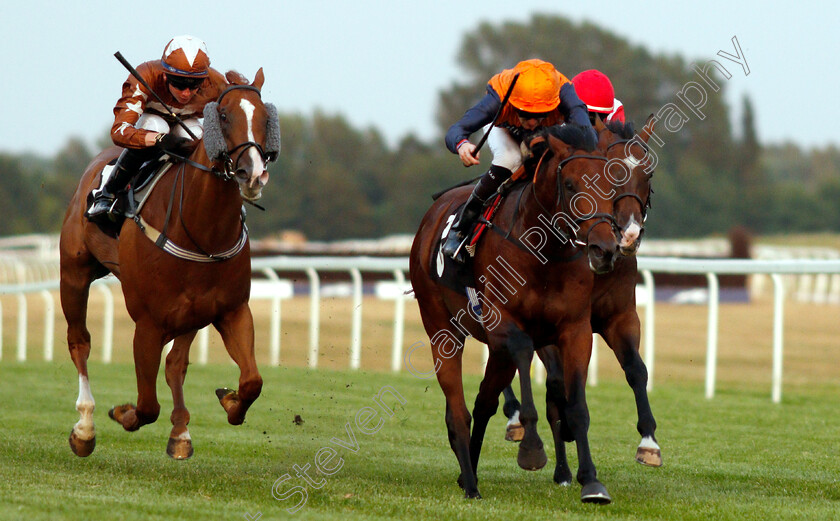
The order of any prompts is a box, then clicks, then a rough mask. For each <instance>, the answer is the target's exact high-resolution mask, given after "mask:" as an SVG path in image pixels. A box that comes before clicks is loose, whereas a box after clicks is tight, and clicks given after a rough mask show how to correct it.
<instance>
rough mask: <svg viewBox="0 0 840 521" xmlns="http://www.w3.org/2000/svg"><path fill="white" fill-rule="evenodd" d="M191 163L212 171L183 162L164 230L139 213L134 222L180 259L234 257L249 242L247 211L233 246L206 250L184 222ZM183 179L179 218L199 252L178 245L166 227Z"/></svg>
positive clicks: (215, 260) (167, 212) (154, 240)
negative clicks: (185, 199)
mask: <svg viewBox="0 0 840 521" xmlns="http://www.w3.org/2000/svg"><path fill="white" fill-rule="evenodd" d="M187 163H189V164H190V165H192V166H196V165H198V166H199V167H202V168H201V170H205V171H211V170H210V169H208V168H207V167H205V166H204V165H200V164H198V163H195V162H194V161H191V160H188V161H185V162H184V163H182V164H181V167H180V168H179V169H178V173H177V174H176V176H175V182H174V183H172V193H171V194H170V195H169V204H168V205H167V207H166V217H165V218H164V219H165V220H164V225H163V230H162V231H158V230H157V229H156V228H155V227H154V226H152V225H150V224H149V223H148V222H147V221H146V220H145V219H143V217H142V216H141V215H139V214H136V215H135V216H134V222H135V223H137V226H138V227H139V228H140V231H142V232H143V234H144V235H146V237H148V238H149V239H150V240H151V241H152V242H154V243H155V245H156V246H157V247H159V248H161V249H162V250H163V251H165V252H167V253H169V254H170V255H173V256H175V257H178V258H179V259H183V260H187V261H192V262H204V263H207V262H221V261H225V260H228V259H231V258H233V257H236V256H237V255H238V254H239V253H240V252H241V251H242V250H243V249H244V248H245V245H246V244H248V226H247V225H246V224H245V212H244V211H243V212H242V214H241V222H242V231H241V232H240V233H239V239H238V240H237V242H236V244H234V245H233V247H231V248H229V249H227V250H225V251H222V252H218V253H207V252H205V251H204V250H203V249H202V248H201V247H200V246H198V243H197V242H196V240H195V239H193V237H192V235H190V232H189V230H188V229H187V226H186V224H185V223H184V216H183V212H182V211H181V210H182V209H183V207H184V185H185V184H186V183H185V181H184V177H185V176H184V172H185V170H186V164H187ZM179 179H180V181H181V195H180V198H179V201H178V208H179V211H178V218H179V220H180V222H181V227H182V228H183V229H184V232H185V233H186V234H187V237H189V239H190V241H192V243H193V244H194V245H195V246H196V248H198V250H199V251H198V252H194V251H190V250H188V249H186V248H182V247H181V246H178V245H177V244H175V243H174V242H172V240H171V239H170V238H169V237H167V235H166V229H167V227H168V226H169V218H170V216H171V215H172V208H173V207H174V205H175V192H176V190H177V188H178V181H179Z"/></svg>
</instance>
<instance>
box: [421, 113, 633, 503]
mask: <svg viewBox="0 0 840 521" xmlns="http://www.w3.org/2000/svg"><path fill="white" fill-rule="evenodd" d="M546 139H547V145H548V149H547V152H546V153H545V154H544V155H543V159H542V160H541V162H540V165H539V166H538V167H537V173H536V175H535V179H534V182H533V183H527V184H524V185H520V186H519V187H518V188H515V189H514V190H512V192H511V193H510V194H509V195H508V196H507V197H506V199H505V201H504V202H503V203H502V205H501V207H500V209H499V211H498V213H497V215H496V217H495V218H494V219H493V225H492V228H491V229H492V230H493V231H496V232H498V233H486V236H485V237H484V238H482V242H481V243H480V244H479V247H478V249H477V251H476V253H475V257H474V258H473V260H472V269H473V270H474V280H475V283H476V286H475V288H476V289H477V290H478V297H479V298H480V303H481V314H480V315H479V314H478V313H477V312H476V311H475V310H474V309H473V308H472V306H470V305H469V304H468V303H467V299H466V297H465V296H464V295H463V293H461V292H456V291H453V290H451V289H449V288H447V287H445V286H443V285H442V284H440V282H439V281H437V280H435V279H434V277H433V272H432V270H433V269H434V267H433V266H432V264H433V259H434V258H435V256H436V255H439V242H440V239H441V237H445V236H446V234H447V232H448V229H449V227H450V226H451V223H452V215H453V213H454V212H455V210H456V208H457V207H458V205H459V204H461V203H463V202H464V200H465V199H466V198H467V196H468V195H469V193H470V188H468V187H464V188H460V189H458V190H451V191H449V192H447V193H446V194H445V195H443V196H442V197H440V198H439V199H438V200H437V201H436V202H435V203H434V204H433V205H432V207H431V208H430V209H429V211H428V212H427V213H426V215H425V216H424V217H423V220H422V222H421V224H420V229H419V230H418V232H417V235H416V237H415V239H414V244H413V245H412V249H411V256H410V276H411V283H412V286H413V287H414V292H415V295H416V297H417V300H418V302H419V304H420V314H421V317H422V319H423V325H424V327H425V329H426V332H427V334H428V335H429V338H430V339H431V349H432V357H433V360H434V364H435V372H436V375H437V378H438V382H439V384H440V386H441V389H442V390H443V393H444V395H445V397H446V425H447V429H448V432H449V442H450V445H451V447H452V450H453V451H454V452H455V455H456V457H457V459H458V463H459V465H460V469H461V475H460V477H459V479H458V483H459V485H460V486H461V487H462V488H463V489H464V492H465V496H466V497H468V498H474V497H480V494H479V491H478V487H477V478H476V471H477V468H478V460H479V455H480V452H481V445H482V442H483V438H484V433H485V430H486V427H487V422H488V421H489V419H490V417H491V416H492V415H493V414H495V412H496V410H497V408H498V403H499V393H500V392H501V391H502V389H503V388H504V387H505V386H507V385H509V384H510V382H511V380H512V378H513V376H514V374H515V373H516V372H517V371H518V372H519V378H520V384H521V392H522V398H523V400H522V413H521V420H522V423H523V425H524V427H525V436H524V439H523V440H522V444H521V445H520V447H519V455H518V458H517V460H518V463H519V465H520V466H521V467H522V468H524V469H528V470H537V469H539V468H542V467H543V466H544V465H545V464H546V462H547V457H546V454H545V450H544V448H543V443H542V440H540V437H539V434H538V433H537V410H536V407H535V406H534V401H533V396H532V393H531V381H530V377H529V369H530V366H531V360H532V358H533V354H534V348H535V346H551V347H550V348H546V349H544V350H543V351H546V353H542V352H541V353H540V356H545V357H551V358H552V359H555V360H557V361H558V362H557V363H558V364H559V366H560V367H561V368H562V369H561V370H562V374H563V377H564V383H565V387H564V388H563V390H562V392H563V399H564V400H565V405H566V408H565V410H564V415H565V416H566V417H567V418H568V419H569V426H570V428H571V430H572V432H573V434H574V439H575V441H576V442H577V448H578V457H579V461H580V467H579V471H578V475H577V478H578V481H579V482H580V483H581V485H583V489H582V491H581V498H582V500H583V501H587V502H598V503H607V502H609V501H610V498H609V494H608V493H607V490H606V488H605V487H604V486H603V485H602V484H601V483H600V482H599V481H598V480H597V478H596V471H595V465H594V463H593V462H592V458H591V455H590V450H589V444H588V439H587V431H588V428H589V412H588V410H587V406H586V399H585V382H586V373H587V367H588V364H589V357H590V351H591V347H592V342H591V335H592V329H591V326H590V319H589V308H590V303H589V296H590V293H591V291H592V284H593V282H594V273H593V272H605V271H609V270H610V269H612V266H613V262H614V260H615V258H616V256H617V255H618V244H617V241H616V237H615V234H614V233H613V229H612V226H611V225H612V215H611V214H612V200H611V199H609V198H601V197H599V196H598V194H597V192H596V188H597V189H598V190H605V189H609V186H605V185H606V183H605V182H604V180H603V179H601V181H600V182H598V183H597V185H598V186H592V185H591V184H590V183H589V182H586V181H585V180H584V176H586V175H591V174H592V173H593V172H603V169H604V165H605V163H606V158H605V157H604V156H603V155H593V154H592V152H591V150H592V148H594V145H595V143H586V140H585V139H584V133H583V132H582V131H581V130H580V129H579V128H575V127H573V126H570V125H566V126H563V127H554V128H552V129H550V131H549V132H548V133H547V134H546ZM583 199H586V200H588V201H590V206H589V207H587V208H586V209H585V210H581V209H580V206H579V205H578V203H580V202H581V200H583ZM584 212H585V215H581V214H582V213H584ZM579 215H580V217H577V216H579ZM503 228H504V229H506V230H508V231H504V230H502V229H503ZM584 253H585V254H586V255H585V256H584ZM440 260H441V257H438V262H440ZM465 309H466V310H467V311H464V310H465ZM467 334H469V335H472V336H473V337H475V338H476V339H478V340H479V341H481V342H484V343H486V344H487V345H488V347H489V349H490V357H489V360H488V362H487V368H486V370H485V377H484V380H483V381H482V383H481V387H480V390H479V393H478V396H477V397H476V401H475V408H474V410H473V417H474V419H475V425H474V426H473V428H472V436H471V435H470V422H471V420H472V419H473V418H471V416H470V413H469V412H468V410H467V407H466V403H465V399H464V391H463V383H462V374H461V354H462V353H461V349H462V347H463V342H464V338H465V336H466V335H467ZM548 351H551V352H550V353H549V352H548Z"/></svg>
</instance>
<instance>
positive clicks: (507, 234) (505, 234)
mask: <svg viewBox="0 0 840 521" xmlns="http://www.w3.org/2000/svg"><path fill="white" fill-rule="evenodd" d="M547 155H548V151H545V152H544V153H543V155H542V156H541V157H540V160H539V162H538V163H537V167H536V169H535V174H534V178H535V179H536V175H537V173H538V172H539V171H540V167H541V166H542V163H543V160H544V159H545V158H546V156H547ZM572 159H600V160H602V161H606V160H607V159H606V158H604V157H600V156H593V155H577V156H570V157H567V158H566V159H564V160H562V161H561V162H560V164H559V165H558V166H557V174H558V175H557V187H558V188H557V190H558V195H557V200H558V206H559V205H560V204H561V202H562V201H564V200H565V190H564V189H563V186H562V183H561V181H560V180H561V178H560V170H561V168H562V167H563V165H565V164H566V163H568V162H569V161H571V160H572ZM530 185H531V192H532V194H533V197H534V200H535V201H536V202H537V204H538V205H539V207H540V208H541V209H542V210H543V211H544V212H545V213H546V214H547V215H551V211H550V210H548V209H547V208H546V207H545V206H544V205H543V204H542V202H540V200H539V198H538V197H537V192H536V187H535V186H536V184H535V183H534V182H531V183H530ZM524 194H525V187H523V188H522V190H521V191H520V192H519V197H518V198H517V202H516V206H515V210H514V214H513V222H514V223H515V222H516V221H517V216H518V214H519V210H520V208H521V206H522V196H523V195H524ZM594 217H600V219H599V220H598V221H596V222H595V224H593V225H592V226H590V227H589V230H587V232H586V238H587V240H586V241H585V242H584V241H581V240H580V239H577V238H576V237H577V235H576V233H575V231H574V230H570V231H571V232H572V233H571V237H574V239H572V245H573V246H574V247H575V249H576V250H577V251H576V252H575V253H573V254H572V255H570V256H568V257H559V258H553V259H551V260H552V261H554V262H572V261H575V260H577V259H579V258H580V257H581V256H582V255H583V254H584V250H583V249H582V248H580V247H584V246H587V245H588V242H589V234H590V233H591V232H592V230H593V229H594V228H595V227H596V226H597V225H599V224H601V223H602V222H606V223H608V224H610V225H611V227H612V228H613V229H615V228H616V224H615V219H614V218H613V216H612V215H609V214H605V213H597V214H593V215H591V216H589V217H588V218H587V219H581V218H577V219H575V221H574V222H575V223H576V224H579V223H582V222H584V221H587V220H589V219H592V218H594ZM478 222H479V223H481V224H484V225H485V226H486V227H487V228H489V229H490V230H492V231H493V232H495V233H497V234H498V235H500V236H501V237H502V238H503V239H504V240H506V241H508V242H511V243H513V244H514V245H515V246H517V247H518V248H520V249H522V250H525V251H531V250H530V248H528V246H526V245H525V244H524V243H522V241H520V240H519V239H516V238H514V237H511V233H512V232H513V227H511V229H510V230H507V231H505V230H504V229H502V228H500V227H499V226H498V225H496V224H494V223H492V222H490V221H488V220H486V219H484V218H479V220H478Z"/></svg>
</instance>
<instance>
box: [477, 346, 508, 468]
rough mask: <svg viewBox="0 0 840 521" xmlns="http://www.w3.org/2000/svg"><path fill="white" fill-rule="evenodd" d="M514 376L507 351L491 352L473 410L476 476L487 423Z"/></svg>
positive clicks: (497, 407)
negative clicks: (500, 393) (501, 392)
mask: <svg viewBox="0 0 840 521" xmlns="http://www.w3.org/2000/svg"><path fill="white" fill-rule="evenodd" d="M514 374H516V366H514V365H513V361H512V360H511V359H510V355H509V354H508V353H507V352H506V351H501V350H499V351H491V352H490V358H489V359H488V360H487V368H486V369H485V370H484V379H483V380H482V381H481V386H480V387H479V390H478V395H477V396H476V397H475V407H474V408H473V422H474V423H473V428H472V436H471V437H470V457H471V458H472V467H473V472H475V473H476V475H477V474H478V459H479V456H480V455H481V446H482V444H483V442H484V433H485V431H486V430H487V422H488V421H490V418H491V417H492V416H493V415H494V414H496V411H497V410H498V409H499V392H500V391H501V390H502V389H503V388H505V387H507V386H509V385H510V382H511V380H513V375H514Z"/></svg>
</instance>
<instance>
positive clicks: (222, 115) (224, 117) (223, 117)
mask: <svg viewBox="0 0 840 521" xmlns="http://www.w3.org/2000/svg"><path fill="white" fill-rule="evenodd" d="M219 119H221V120H222V121H227V114H225V113H224V112H222V113H221V114H219Z"/></svg>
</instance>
